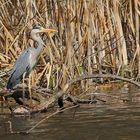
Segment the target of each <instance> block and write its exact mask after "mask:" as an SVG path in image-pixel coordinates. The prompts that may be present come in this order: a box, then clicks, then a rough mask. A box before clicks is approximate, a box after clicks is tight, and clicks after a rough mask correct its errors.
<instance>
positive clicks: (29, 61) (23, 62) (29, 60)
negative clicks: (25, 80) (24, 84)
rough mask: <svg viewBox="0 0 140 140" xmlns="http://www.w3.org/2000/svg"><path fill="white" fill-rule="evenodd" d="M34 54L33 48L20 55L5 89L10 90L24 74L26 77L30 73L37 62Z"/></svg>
mask: <svg viewBox="0 0 140 140" xmlns="http://www.w3.org/2000/svg"><path fill="white" fill-rule="evenodd" d="M35 52H36V49H35V48H28V49H26V50H25V51H23V52H22V53H21V55H20V56H19V57H18V59H17V61H16V63H15V65H14V67H13V69H12V71H11V74H10V77H9V80H8V83H7V89H12V88H13V87H14V86H15V85H16V84H18V83H19V82H20V81H21V79H22V77H23V74H24V73H26V75H27V74H29V73H30V71H31V70H32V69H33V67H34V66H35V64H36V61H37V59H35V55H34V54H35Z"/></svg>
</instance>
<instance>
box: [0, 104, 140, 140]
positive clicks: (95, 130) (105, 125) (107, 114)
mask: <svg viewBox="0 0 140 140" xmlns="http://www.w3.org/2000/svg"><path fill="white" fill-rule="evenodd" d="M74 112H75V110H74V109H71V110H69V111H66V112H64V113H60V114H57V115H56V116H54V117H52V118H50V119H49V120H47V121H45V122H44V123H42V124H41V125H39V126H38V127H37V128H36V129H34V130H33V131H32V132H31V134H28V135H24V134H10V133H9V130H8V129H9V127H8V126H9V125H8V123H7V121H11V122H12V126H13V130H14V131H25V130H28V129H30V128H31V127H32V126H34V125H35V124H36V123H37V122H39V121H40V120H41V119H42V118H43V117H44V116H45V115H46V114H45V113H44V114H43V113H42V114H40V115H37V116H34V117H32V118H24V117H22V118H19V117H11V116H4V115H1V116H0V140H11V139H14V140H139V139H140V123H139V121H140V103H121V104H114V105H86V106H85V105H84V106H83V105H82V106H81V107H80V108H78V109H76V112H75V115H74Z"/></svg>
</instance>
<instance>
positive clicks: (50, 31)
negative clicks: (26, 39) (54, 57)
mask: <svg viewBox="0 0 140 140" xmlns="http://www.w3.org/2000/svg"><path fill="white" fill-rule="evenodd" d="M40 32H41V33H44V32H47V33H53V32H57V30H55V29H44V28H43V29H42V30H41V31H40Z"/></svg>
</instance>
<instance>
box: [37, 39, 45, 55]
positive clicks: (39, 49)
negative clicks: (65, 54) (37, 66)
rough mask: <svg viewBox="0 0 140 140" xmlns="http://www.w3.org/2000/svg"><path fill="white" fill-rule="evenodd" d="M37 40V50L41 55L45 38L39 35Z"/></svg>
mask: <svg viewBox="0 0 140 140" xmlns="http://www.w3.org/2000/svg"><path fill="white" fill-rule="evenodd" d="M36 42H37V48H36V51H37V55H39V54H40V53H41V50H42V48H43V44H44V42H43V40H42V39H41V38H40V37H38V38H37V39H36Z"/></svg>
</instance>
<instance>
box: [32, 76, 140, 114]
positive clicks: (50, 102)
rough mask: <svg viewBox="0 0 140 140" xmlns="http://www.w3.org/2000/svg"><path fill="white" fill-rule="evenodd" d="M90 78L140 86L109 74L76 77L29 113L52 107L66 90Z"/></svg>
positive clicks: (129, 80)
mask: <svg viewBox="0 0 140 140" xmlns="http://www.w3.org/2000/svg"><path fill="white" fill-rule="evenodd" d="M92 78H112V79H118V80H122V81H125V82H129V83H131V84H134V85H135V86H137V87H138V88H140V84H139V83H138V82H136V81H133V80H131V79H128V78H123V77H121V76H116V75H111V74H92V75H83V76H80V77H77V78H75V79H73V80H70V81H69V82H68V83H67V84H65V86H64V88H63V89H62V90H61V91H59V92H57V93H55V94H54V95H53V96H52V97H50V98H49V100H48V101H46V102H44V103H42V104H40V105H38V106H37V107H36V108H34V109H32V110H31V112H37V111H41V110H46V109H47V108H49V107H51V106H53V105H54V104H55V102H56V101H57V100H58V98H60V97H61V96H63V95H64V94H66V91H67V90H68V88H69V87H70V86H71V85H72V84H74V83H76V82H79V81H82V80H86V79H92Z"/></svg>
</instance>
